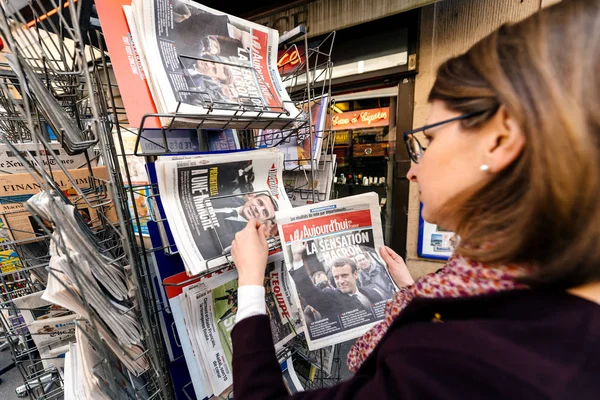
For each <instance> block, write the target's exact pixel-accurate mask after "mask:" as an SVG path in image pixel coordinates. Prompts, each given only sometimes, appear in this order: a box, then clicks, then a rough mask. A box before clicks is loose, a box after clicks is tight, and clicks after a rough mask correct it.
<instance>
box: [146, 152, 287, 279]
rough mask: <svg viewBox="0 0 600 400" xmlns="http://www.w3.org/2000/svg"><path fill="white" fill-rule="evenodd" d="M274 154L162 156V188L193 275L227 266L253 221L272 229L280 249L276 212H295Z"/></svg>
mask: <svg viewBox="0 0 600 400" xmlns="http://www.w3.org/2000/svg"><path fill="white" fill-rule="evenodd" d="M282 169H283V155H282V154H281V153H280V152H278V151H277V150H275V149H267V150H254V151H246V152H238V153H229V154H210V155H198V156H173V157H171V156H163V157H159V159H158V161H157V162H156V171H157V176H158V187H159V192H160V197H161V200H162V203H163V206H164V211H165V214H166V216H167V220H168V222H169V226H170V228H171V230H172V232H173V237H174V238H175V244H176V245H177V248H178V250H179V252H180V254H181V256H182V258H183V260H184V263H185V266H186V270H187V272H188V274H190V275H195V274H198V273H200V272H202V271H205V270H207V269H209V268H213V267H218V266H221V265H224V264H226V263H228V258H227V256H228V254H229V253H230V248H231V242H232V241H233V239H234V237H235V234H236V233H237V232H238V231H240V230H242V229H243V228H244V227H245V226H246V224H247V223H248V221H249V220H250V219H251V218H255V219H258V220H259V221H260V222H262V223H264V224H266V225H267V232H268V233H269V243H270V249H271V250H272V251H275V250H276V249H277V248H278V246H279V238H278V236H279V235H278V231H277V226H276V224H275V211H277V210H284V209H288V208H291V204H290V201H289V199H288V197H287V195H286V193H285V189H284V187H283V180H282V176H281V174H282Z"/></svg>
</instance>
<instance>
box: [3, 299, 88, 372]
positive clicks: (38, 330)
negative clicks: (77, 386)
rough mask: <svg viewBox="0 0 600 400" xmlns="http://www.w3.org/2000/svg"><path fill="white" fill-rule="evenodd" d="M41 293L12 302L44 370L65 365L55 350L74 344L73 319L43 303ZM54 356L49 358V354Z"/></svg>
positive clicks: (55, 306)
mask: <svg viewBox="0 0 600 400" xmlns="http://www.w3.org/2000/svg"><path fill="white" fill-rule="evenodd" d="M42 294H43V292H36V293H32V294H30V295H27V296H22V297H19V298H15V299H13V303H14V305H15V307H16V308H17V309H19V310H20V312H21V315H22V316H23V320H24V322H25V324H27V328H28V330H29V333H30V334H31V338H32V339H33V342H34V343H35V345H36V347H37V349H38V351H39V353H40V358H41V359H42V364H43V366H44V368H49V367H50V366H52V365H55V366H56V367H57V368H60V367H62V366H63V365H64V359H63V358H57V357H56V356H57V355H60V354H63V352H60V351H59V352H58V353H56V351H57V349H60V348H63V347H65V346H67V345H68V343H69V342H71V341H73V340H74V334H75V317H76V315H75V314H73V313H72V312H71V311H69V310H67V309H65V308H63V307H60V306H57V305H55V304H52V303H50V302H48V301H46V300H44V299H42ZM51 351H52V353H53V354H56V355H55V356H52V355H51V354H50V353H51Z"/></svg>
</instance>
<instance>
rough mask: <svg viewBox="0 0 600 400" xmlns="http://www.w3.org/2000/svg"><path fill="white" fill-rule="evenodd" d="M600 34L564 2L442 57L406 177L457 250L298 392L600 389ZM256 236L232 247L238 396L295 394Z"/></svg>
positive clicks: (581, 10) (596, 14) (585, 6)
mask: <svg viewBox="0 0 600 400" xmlns="http://www.w3.org/2000/svg"><path fill="white" fill-rule="evenodd" d="M599 37H600V2H598V1H596V0H569V1H567V0H564V1H563V2H562V3H560V4H558V5H556V6H553V7H551V8H548V9H545V10H543V11H541V12H540V13H538V14H536V15H533V16H532V17H530V18H528V19H527V20H525V21H522V22H520V23H517V24H515V25H508V26H504V27H502V28H500V29H499V30H498V31H496V32H494V33H492V34H491V35H490V36H488V37H486V38H485V39H483V40H482V41H481V42H479V43H478V44H476V45H475V46H474V47H473V48H471V49H470V50H469V51H468V52H467V53H466V54H464V55H461V56H459V57H456V58H453V59H450V60H448V61H447V62H445V63H444V64H443V65H442V66H441V67H440V69H439V72H438V78H437V80H436V82H435V84H434V87H433V89H432V91H431V94H430V101H431V111H430V116H429V122H430V125H429V126H428V127H426V129H421V130H417V131H424V133H425V134H426V136H427V141H428V144H427V151H426V152H424V150H423V148H422V147H421V145H420V143H419V142H418V141H417V140H416V138H415V137H414V135H415V134H416V133H417V132H414V131H413V132H408V133H407V134H406V142H407V147H408V149H409V154H410V155H411V157H412V159H413V161H414V162H415V164H413V166H412V168H411V170H410V171H409V173H408V177H409V179H410V180H411V181H413V182H415V183H417V184H418V187H419V195H420V199H421V202H422V204H423V217H424V218H425V219H426V220H428V221H430V222H433V223H436V224H438V225H442V226H444V227H449V229H452V230H454V231H455V232H457V233H458V234H459V235H460V237H461V242H460V243H459V245H458V247H457V250H456V253H455V256H454V257H453V258H452V260H451V261H450V262H449V263H448V264H447V265H446V267H444V269H443V270H442V271H441V272H440V273H438V274H433V275H429V276H426V277H424V278H422V279H420V280H418V281H417V282H416V283H415V284H414V285H411V286H409V287H407V288H404V289H402V290H401V291H400V292H399V293H398V294H397V295H396V297H395V298H394V300H393V301H392V302H391V303H390V304H388V307H387V309H386V320H385V321H384V322H383V323H381V324H380V325H378V326H377V327H375V328H374V329H373V330H372V331H370V332H369V333H368V334H367V335H365V336H364V337H362V338H360V339H359V340H358V341H357V343H356V345H355V346H354V347H353V349H352V350H351V352H350V354H349V359H348V362H349V364H350V367H352V368H353V369H356V370H357V371H356V375H355V376H354V377H353V378H352V379H350V380H349V381H347V382H344V383H341V384H339V385H337V386H334V387H331V388H326V389H321V390H317V391H314V392H308V393H301V394H296V395H295V397H297V398H317V399H331V398H333V399H338V398H339V399H342V398H344V399H346V398H368V397H369V396H370V397H372V398H377V399H379V398H395V399H432V398H436V399H437V398H443V399H517V398H518V399H540V398H548V399H598V398H600V379H598V378H597V376H598V373H600V305H599V304H600V283H599V282H600V201H599V200H598V195H599V194H600V74H599V70H598V66H599V65H600V45H599V43H598V38H599ZM423 144H424V143H423ZM263 235H264V228H262V227H259V225H257V223H256V222H255V221H251V223H250V224H249V225H248V227H247V228H245V229H244V230H243V231H242V232H240V233H239V234H238V236H237V237H236V240H235V242H234V244H233V249H232V251H233V257H234V260H235V262H236V265H237V267H238V270H239V284H240V289H239V303H240V308H239V312H238V317H237V325H236V326H235V328H234V329H233V332H232V338H233V376H234V393H235V395H236V398H241V399H248V398H250V399H265V398H284V397H286V396H287V394H286V392H285V388H284V386H283V383H281V378H280V371H279V365H278V364H277V361H276V359H275V353H274V350H273V346H272V344H271V342H270V333H269V323H268V319H267V318H266V317H265V316H263V315H260V314H264V311H263V310H264V291H263V289H262V287H261V286H260V285H261V284H262V279H263V273H264V266H265V264H266V257H267V256H266V254H267V245H266V242H265V240H264V236H263ZM382 256H384V259H386V262H387V263H388V268H390V271H391V272H392V276H393V278H394V279H395V280H396V283H398V284H402V283H403V282H401V281H405V282H407V283H410V276H409V275H408V274H407V271H406V269H405V266H404V263H403V262H402V261H401V259H399V258H397V259H396V260H395V261H393V260H391V258H392V257H391V256H393V254H388V252H387V249H383V250H382Z"/></svg>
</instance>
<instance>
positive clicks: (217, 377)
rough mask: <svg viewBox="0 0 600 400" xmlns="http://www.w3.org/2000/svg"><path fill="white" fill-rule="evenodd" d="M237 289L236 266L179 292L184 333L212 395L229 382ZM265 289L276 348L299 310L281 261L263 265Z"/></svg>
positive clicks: (290, 333) (294, 327) (295, 324)
mask: <svg viewBox="0 0 600 400" xmlns="http://www.w3.org/2000/svg"><path fill="white" fill-rule="evenodd" d="M237 290H238V286H237V270H231V271H229V272H226V273H224V274H221V275H215V276H214V277H212V278H210V279H208V280H203V281H201V282H199V283H197V284H194V285H191V286H188V287H185V288H184V289H183V294H182V295H181V296H183V298H184V300H183V301H182V310H183V314H184V319H185V324H186V331H187V335H188V336H189V339H190V341H191V344H192V348H193V349H194V354H195V358H196V361H197V362H198V363H200V366H201V368H200V369H201V370H203V371H204V373H205V374H206V376H205V378H204V379H206V380H207V381H208V383H209V385H210V386H209V387H210V388H211V390H212V392H213V394H214V395H219V394H221V393H223V392H224V391H225V390H226V389H227V388H228V387H229V386H230V385H231V384H232V345H231V335H230V333H231V330H232V329H233V327H234V325H235V317H236V313H237V307H238V303H237ZM265 292H266V297H265V299H266V303H267V314H268V315H269V317H270V318H269V319H270V323H271V333H272V335H273V342H274V345H275V349H276V350H280V349H281V348H282V347H283V346H284V345H285V344H286V343H287V342H288V341H290V340H291V339H292V338H293V337H294V336H296V334H297V332H298V331H299V330H300V327H301V319H300V311H299V309H298V308H297V307H296V306H295V304H296V303H293V302H292V294H291V293H290V286H289V284H288V276H287V273H286V271H285V265H284V264H283V262H281V261H278V262H272V263H269V265H268V266H267V271H266V274H265ZM178 330H179V327H178Z"/></svg>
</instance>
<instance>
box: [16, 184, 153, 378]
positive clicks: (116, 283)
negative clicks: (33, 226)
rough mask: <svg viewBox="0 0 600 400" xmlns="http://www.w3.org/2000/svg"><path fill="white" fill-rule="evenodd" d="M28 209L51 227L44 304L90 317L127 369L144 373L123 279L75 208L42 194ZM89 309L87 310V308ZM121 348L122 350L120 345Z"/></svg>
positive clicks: (136, 326) (139, 337)
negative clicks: (51, 304)
mask: <svg viewBox="0 0 600 400" xmlns="http://www.w3.org/2000/svg"><path fill="white" fill-rule="evenodd" d="M27 204H28V206H29V208H30V209H31V210H32V211H33V212H34V213H35V214H37V215H38V216H39V217H40V218H42V219H43V220H45V221H49V222H51V223H52V227H53V228H54V232H53V234H52V238H51V241H50V255H51V259H50V271H51V272H52V273H51V274H50V275H49V278H48V283H47V286H46V290H45V292H44V294H43V295H42V299H44V300H47V301H49V302H52V303H54V304H57V305H60V306H62V307H64V308H66V309H69V310H72V311H74V312H75V313H76V314H78V315H80V316H83V317H84V318H86V319H88V320H89V319H91V318H94V320H95V321H96V326H97V327H98V331H99V333H100V336H101V337H102V338H103V339H104V341H105V342H106V344H107V345H108V346H109V347H110V349H111V350H112V351H113V352H114V353H115V354H116V355H117V357H119V359H120V360H121V361H122V362H123V364H125V366H126V367H127V368H128V369H130V370H131V371H133V372H136V373H141V372H143V371H145V370H146V369H147V368H148V361H147V359H146V358H145V357H144V356H143V352H144V350H143V348H142V347H141V340H142V330H141V326H140V324H139V321H138V320H137V318H136V317H135V315H134V314H133V313H131V312H130V309H131V307H132V305H133V303H132V301H131V299H130V298H129V289H128V287H127V284H126V279H127V277H126V274H125V273H124V271H123V267H121V266H120V265H118V264H117V261H115V257H110V252H108V251H107V250H106V249H102V251H101V249H99V248H98V247H97V246H98V243H97V240H95V238H94V237H93V236H90V231H89V228H88V227H87V226H86V225H85V223H83V222H82V221H81V220H80V216H79V214H78V213H77V212H76V211H75V207H73V206H72V205H67V204H66V203H65V202H64V201H63V200H62V199H61V198H60V197H53V196H52V195H51V194H50V193H49V192H46V191H42V192H40V193H38V194H36V195H35V196H33V197H32V198H31V199H29V200H28V201H27ZM88 305H89V307H88ZM120 344H121V345H120Z"/></svg>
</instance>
